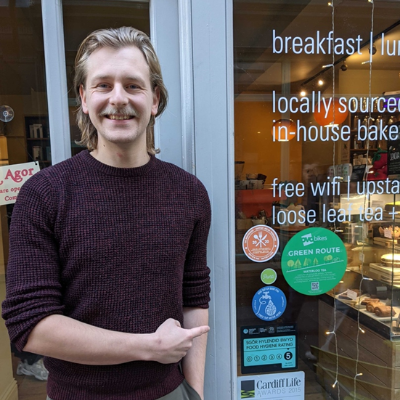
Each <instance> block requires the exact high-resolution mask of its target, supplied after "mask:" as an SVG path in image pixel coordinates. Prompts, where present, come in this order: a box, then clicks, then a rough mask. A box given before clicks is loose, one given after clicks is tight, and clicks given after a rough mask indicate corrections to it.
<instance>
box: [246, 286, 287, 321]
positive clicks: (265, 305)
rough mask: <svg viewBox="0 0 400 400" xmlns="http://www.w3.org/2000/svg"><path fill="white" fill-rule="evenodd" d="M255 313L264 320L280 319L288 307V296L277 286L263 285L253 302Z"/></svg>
mask: <svg viewBox="0 0 400 400" xmlns="http://www.w3.org/2000/svg"><path fill="white" fill-rule="evenodd" d="M251 306H252V308H253V312H254V314H256V316H257V317H258V318H260V319H262V320H263V321H274V320H276V319H278V318H279V317H280V316H281V315H282V314H283V313H284V311H285V309H286V296H285V294H284V293H283V292H282V290H281V289H279V288H277V287H275V286H268V287H263V288H262V289H260V290H259V291H258V292H257V293H256V294H255V295H254V296H253V301H252V302H251Z"/></svg>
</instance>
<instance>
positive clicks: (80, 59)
mask: <svg viewBox="0 0 400 400" xmlns="http://www.w3.org/2000/svg"><path fill="white" fill-rule="evenodd" d="M126 46H136V47H137V48H138V49H139V50H140V51H141V52H142V53H143V55H144V58H145V60H146V62H147V65H148V66H149V70H150V84H151V87H152V90H153V91H154V90H155V88H158V90H159V93H160V102H159V104H158V110H157V114H156V115H155V116H154V115H151V117H150V121H149V124H148V126H147V129H146V145H147V151H148V153H150V154H156V153H159V150H156V149H155V146H154V130H153V126H154V122H155V118H156V117H158V116H159V115H161V114H162V112H163V111H164V110H165V107H166V106H167V102H168V92H167V89H166V87H165V85H164V82H163V78H162V74H161V67H160V62H159V61H158V57H157V54H156V52H155V51H154V48H153V46H152V44H151V42H150V39H149V37H148V36H147V35H146V34H145V33H143V32H142V31H139V30H137V29H135V28H132V27H127V26H123V27H121V28H117V29H113V28H110V29H99V30H97V31H94V32H92V33H91V34H90V35H89V36H87V37H86V39H85V40H84V41H83V42H82V43H81V45H80V47H79V49H78V53H77V55H76V58H75V77H74V88H75V95H76V100H77V103H78V110H77V114H76V120H77V123H78V126H79V128H80V130H81V132H82V135H81V140H80V141H79V142H78V144H79V145H82V146H86V147H87V148H88V149H89V150H94V149H96V148H97V130H96V128H95V127H94V125H93V124H92V121H91V120H90V118H89V115H87V114H85V113H84V112H83V110H82V102H81V97H80V94H79V89H80V87H81V85H82V86H83V87H85V83H86V78H87V70H86V64H87V60H88V58H89V56H90V55H91V54H92V53H93V52H94V51H95V50H97V49H100V48H103V47H112V48H114V49H120V48H122V47H126Z"/></svg>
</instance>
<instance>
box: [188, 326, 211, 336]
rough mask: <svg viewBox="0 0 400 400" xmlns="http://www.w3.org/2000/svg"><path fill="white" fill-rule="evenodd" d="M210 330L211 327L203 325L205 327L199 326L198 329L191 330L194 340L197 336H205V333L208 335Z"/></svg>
mask: <svg viewBox="0 0 400 400" xmlns="http://www.w3.org/2000/svg"><path fill="white" fill-rule="evenodd" d="M209 330H210V327H209V326H207V325H203V326H197V327H196V328H192V329H189V331H190V334H191V336H192V337H193V338H195V337H197V336H201V335H204V334H205V333H207V332H208V331H209Z"/></svg>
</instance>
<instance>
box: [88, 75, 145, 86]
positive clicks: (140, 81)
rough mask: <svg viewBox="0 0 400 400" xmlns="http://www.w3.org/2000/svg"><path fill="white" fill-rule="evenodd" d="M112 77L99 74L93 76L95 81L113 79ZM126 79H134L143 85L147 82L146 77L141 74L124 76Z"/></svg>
mask: <svg viewBox="0 0 400 400" xmlns="http://www.w3.org/2000/svg"><path fill="white" fill-rule="evenodd" d="M111 78H112V76H111V75H97V76H94V77H93V78H92V81H93V82H95V81H102V80H108V79H111ZM124 80H125V81H134V82H138V83H140V84H141V85H144V84H145V81H144V79H142V78H140V77H139V76H135V75H130V76H126V77H124Z"/></svg>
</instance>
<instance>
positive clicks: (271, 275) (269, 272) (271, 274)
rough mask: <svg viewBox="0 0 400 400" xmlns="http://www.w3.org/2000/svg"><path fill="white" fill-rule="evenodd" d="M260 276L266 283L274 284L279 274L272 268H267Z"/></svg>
mask: <svg viewBox="0 0 400 400" xmlns="http://www.w3.org/2000/svg"><path fill="white" fill-rule="evenodd" d="M260 278H261V281H262V283H265V284H266V285H272V284H273V283H274V282H275V281H276V278H277V274H276V272H275V270H273V269H272V268H266V269H264V271H263V272H261V276H260Z"/></svg>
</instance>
